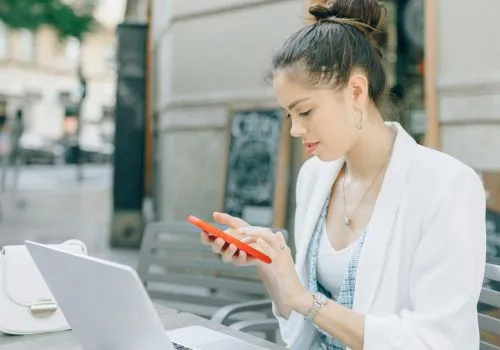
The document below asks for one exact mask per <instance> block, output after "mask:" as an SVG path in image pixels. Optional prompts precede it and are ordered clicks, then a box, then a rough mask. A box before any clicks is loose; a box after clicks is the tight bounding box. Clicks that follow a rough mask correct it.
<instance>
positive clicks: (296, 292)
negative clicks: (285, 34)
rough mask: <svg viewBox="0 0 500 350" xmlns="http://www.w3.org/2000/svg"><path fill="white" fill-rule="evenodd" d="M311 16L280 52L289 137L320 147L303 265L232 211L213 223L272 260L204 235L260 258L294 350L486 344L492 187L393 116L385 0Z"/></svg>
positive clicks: (301, 201) (238, 257)
mask: <svg viewBox="0 0 500 350" xmlns="http://www.w3.org/2000/svg"><path fill="white" fill-rule="evenodd" d="M310 13H311V14H312V15H313V16H314V18H315V19H316V21H315V23H312V24H310V25H308V26H306V27H304V28H303V29H301V30H299V31H298V32H296V33H294V34H293V35H292V36H290V37H289V38H288V40H286V42H285V43H284V44H283V46H282V47H281V49H280V50H279V51H278V52H277V53H276V55H275V57H274V60H273V68H274V69H273V86H274V89H275V91H276V95H277V99H278V102H279V104H280V105H281V106H282V107H283V109H284V110H286V111H287V113H288V115H289V116H290V118H291V120H292V129H291V134H292V135H293V136H294V137H298V138H300V139H301V140H302V142H303V143H304V146H305V147H306V149H307V151H308V152H309V153H310V154H311V155H313V157H311V159H309V160H308V161H307V162H305V164H304V165H303V166H302V168H301V171H300V173H299V177H298V181H297V189H296V191H297V193H296V202H297V207H296V213H295V229H294V242H295V245H296V256H295V259H294V258H293V257H292V256H291V253H290V249H289V248H288V247H287V245H286V242H285V240H284V238H283V236H282V235H281V234H280V233H276V234H274V233H273V232H271V231H270V230H269V229H267V228H259V227H252V226H249V224H248V223H246V222H244V221H243V220H241V219H239V218H235V217H231V216H229V215H227V214H224V213H215V214H214V219H215V220H216V221H218V222H219V223H221V224H225V225H228V226H229V227H230V229H229V232H231V233H232V234H234V235H236V236H238V237H239V238H243V239H244V240H246V241H247V242H250V243H251V244H254V245H255V246H257V247H258V248H259V249H261V250H262V251H264V252H265V253H267V254H269V255H270V256H271V257H272V259H273V263H272V264H270V265H265V264H261V263H259V262H257V261H255V260H254V259H251V258H249V257H248V256H246V255H245V253H239V254H236V247H235V246H232V245H231V246H229V247H228V248H227V249H225V250H222V248H223V245H224V242H223V241H222V240H221V239H216V240H213V239H211V237H209V236H207V235H206V234H205V233H202V234H201V239H202V241H203V243H205V244H207V245H211V247H212V250H213V251H214V252H217V253H220V254H222V257H223V259H224V261H226V262H229V263H233V264H237V265H247V264H257V266H258V269H259V271H260V274H261V276H262V279H263V281H264V283H265V285H266V287H267V289H268V291H269V294H270V296H271V297H272V299H273V301H274V303H273V309H274V313H275V315H276V317H277V319H278V320H279V324H280V330H281V335H282V338H283V339H284V341H285V342H286V343H287V345H288V347H289V348H292V349H297V350H304V349H345V348H346V347H347V348H349V349H355V350H361V349H364V350H396V349H398V350H399V349H404V350H423V349H433V350H472V349H478V348H479V330H478V322H477V313H476V305H477V301H478V298H479V293H480V290H481V286H482V281H483V274H484V265H485V246H486V242H485V241H486V239H485V231H486V230H485V193H484V188H483V186H482V183H481V181H480V179H479V178H478V176H477V175H476V173H475V172H474V171H473V170H472V169H471V168H469V167H468V166H466V165H464V164H463V163H461V162H459V161H458V160H456V159H454V158H452V157H450V156H448V155H445V154H443V153H440V152H438V151H435V150H431V149H428V148H425V147H422V146H420V145H418V144H417V143H416V142H415V141H414V140H413V139H412V138H411V137H410V136H409V135H408V134H407V133H406V131H405V130H404V129H403V128H402V127H401V126H400V125H399V124H397V123H386V122H384V120H383V115H382V112H381V108H380V104H381V102H382V98H383V94H384V91H385V90H386V87H387V78H386V75H385V73H384V70H383V68H382V58H381V51H380V50H379V47H378V46H377V42H378V40H377V37H378V36H379V34H381V30H380V21H381V14H382V8H381V7H380V5H379V4H378V3H377V2H376V1H375V0H337V1H334V2H331V3H329V4H327V5H315V6H313V7H311V8H310Z"/></svg>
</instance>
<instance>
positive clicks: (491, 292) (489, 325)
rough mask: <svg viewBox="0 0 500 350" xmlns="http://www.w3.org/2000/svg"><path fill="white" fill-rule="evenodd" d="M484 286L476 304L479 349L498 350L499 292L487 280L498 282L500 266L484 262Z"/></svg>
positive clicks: (499, 323) (499, 332)
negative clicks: (479, 338)
mask: <svg viewBox="0 0 500 350" xmlns="http://www.w3.org/2000/svg"><path fill="white" fill-rule="evenodd" d="M484 277H485V286H483V289H482V290H481V296H480V297H479V304H480V305H479V306H478V319H479V329H480V330H481V338H482V340H481V346H480V349H481V350H500V319H499V318H500V312H499V310H500V292H499V291H496V290H495V289H493V288H491V287H490V286H488V282H489V283H491V282H493V283H494V282H500V266H499V265H494V264H489V263H487V264H486V269H485V274H484Z"/></svg>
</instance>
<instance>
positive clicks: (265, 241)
mask: <svg viewBox="0 0 500 350" xmlns="http://www.w3.org/2000/svg"><path fill="white" fill-rule="evenodd" d="M238 232H239V233H242V234H244V235H246V236H248V237H249V238H247V239H245V241H246V242H248V241H249V240H252V241H253V240H255V241H256V242H257V246H258V247H259V249H260V250H262V251H263V252H264V253H265V254H267V255H268V256H269V257H270V258H271V259H272V263H271V266H272V267H273V270H274V273H275V275H276V278H277V280H278V285H279V293H280V296H281V298H282V301H283V302H284V303H285V304H286V305H288V306H289V307H291V308H292V309H294V308H295V307H294V306H295V304H296V303H298V302H299V300H301V298H303V297H304V295H306V294H307V293H308V291H307V289H306V288H305V287H304V285H303V284H302V283H301V282H300V280H299V276H298V275H297V272H296V271H295V264H294V262H293V258H292V254H291V251H290V248H289V247H288V245H287V244H286V240H285V237H284V236H283V234H282V233H281V232H277V233H273V232H272V231H271V230H270V229H268V228H263V227H256V226H247V227H242V228H239V229H238Z"/></svg>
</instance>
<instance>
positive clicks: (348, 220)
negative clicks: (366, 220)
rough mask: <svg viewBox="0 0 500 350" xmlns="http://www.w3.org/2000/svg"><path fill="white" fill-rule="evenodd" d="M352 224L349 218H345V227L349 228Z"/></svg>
mask: <svg viewBox="0 0 500 350" xmlns="http://www.w3.org/2000/svg"><path fill="white" fill-rule="evenodd" d="M350 224H351V219H349V217H347V216H344V225H346V226H349V225H350Z"/></svg>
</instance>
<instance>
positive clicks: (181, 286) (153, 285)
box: [137, 222, 287, 341]
mask: <svg viewBox="0 0 500 350" xmlns="http://www.w3.org/2000/svg"><path fill="white" fill-rule="evenodd" d="M280 231H281V232H283V234H284V235H285V238H286V237H287V232H286V231H285V230H282V229H280ZM199 232H200V231H199V229H197V228H196V227H195V226H193V225H191V224H189V223H187V222H186V223H166V222H155V223H151V224H149V225H148V226H147V227H146V230H145V233H144V236H143V240H142V245H141V250H140V253H139V261H138V268H137V272H138V274H139V277H140V278H141V280H142V282H143V283H144V285H145V287H146V289H147V291H148V293H149V295H150V297H151V298H152V299H155V300H156V301H158V300H159V301H161V303H162V304H165V305H167V306H170V307H173V308H175V309H177V310H179V311H187V312H191V313H195V314H197V315H200V316H202V317H205V318H210V319H211V320H213V321H216V322H219V323H221V324H225V325H231V324H233V323H234V322H238V321H242V320H245V319H247V321H245V322H247V323H246V324H238V323H236V324H235V325H233V327H234V326H236V327H240V328H239V329H240V330H242V331H262V332H264V333H265V334H266V339H267V340H270V341H273V340H274V339H275V338H274V335H275V331H276V327H274V328H273V329H272V330H271V327H268V328H266V327H260V326H257V324H259V322H270V318H272V319H273V320H274V317H273V316H272V311H271V301H270V300H269V299H268V298H269V297H268V294H267V292H266V290H265V287H264V285H263V283H262V281H261V279H260V277H259V276H258V274H257V270H256V268H255V267H236V266H233V265H231V264H225V263H224V262H222V260H221V258H220V256H219V255H217V254H214V253H212V252H211V251H210V249H208V248H207V247H206V246H203V245H202V244H201V243H200V235H199ZM248 318H251V319H252V321H248ZM268 330H269V332H268Z"/></svg>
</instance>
